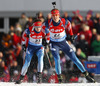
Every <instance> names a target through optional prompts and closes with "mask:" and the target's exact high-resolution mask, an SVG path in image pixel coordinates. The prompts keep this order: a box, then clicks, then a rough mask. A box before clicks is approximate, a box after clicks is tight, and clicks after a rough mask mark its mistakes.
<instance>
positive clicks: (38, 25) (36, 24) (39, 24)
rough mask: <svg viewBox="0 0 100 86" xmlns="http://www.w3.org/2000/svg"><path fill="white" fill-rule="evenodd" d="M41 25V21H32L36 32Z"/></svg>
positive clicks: (39, 29)
mask: <svg viewBox="0 0 100 86" xmlns="http://www.w3.org/2000/svg"><path fill="white" fill-rule="evenodd" d="M41 26H42V22H41V21H37V22H35V23H34V27H35V30H36V31H37V32H40V31H41V28H42V27H41Z"/></svg>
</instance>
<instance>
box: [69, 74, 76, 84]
mask: <svg viewBox="0 0 100 86" xmlns="http://www.w3.org/2000/svg"><path fill="white" fill-rule="evenodd" d="M69 82H70V83H77V82H78V77H75V76H74V75H73V76H71V78H70V80H69Z"/></svg>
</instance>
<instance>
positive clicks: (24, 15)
mask: <svg viewBox="0 0 100 86" xmlns="http://www.w3.org/2000/svg"><path fill="white" fill-rule="evenodd" d="M27 21H28V18H27V17H26V14H25V13H22V14H21V18H19V24H20V25H21V28H22V31H23V30H24V27H25V24H26V22H27Z"/></svg>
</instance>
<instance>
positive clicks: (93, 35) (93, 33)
mask: <svg viewBox="0 0 100 86" xmlns="http://www.w3.org/2000/svg"><path fill="white" fill-rule="evenodd" d="M96 35H97V31H96V29H95V28H93V29H92V38H91V43H92V42H93V41H94V40H95V39H96Z"/></svg>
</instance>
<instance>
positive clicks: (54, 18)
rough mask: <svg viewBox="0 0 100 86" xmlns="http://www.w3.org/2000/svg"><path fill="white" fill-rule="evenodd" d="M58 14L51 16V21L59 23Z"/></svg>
mask: <svg viewBox="0 0 100 86" xmlns="http://www.w3.org/2000/svg"><path fill="white" fill-rule="evenodd" d="M59 17H60V16H59V14H53V15H52V19H53V20H54V21H55V22H56V23H57V22H58V21H59Z"/></svg>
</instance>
